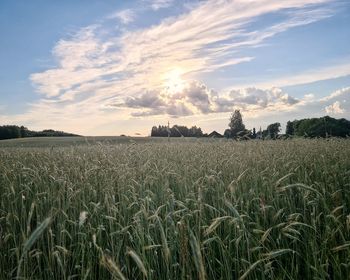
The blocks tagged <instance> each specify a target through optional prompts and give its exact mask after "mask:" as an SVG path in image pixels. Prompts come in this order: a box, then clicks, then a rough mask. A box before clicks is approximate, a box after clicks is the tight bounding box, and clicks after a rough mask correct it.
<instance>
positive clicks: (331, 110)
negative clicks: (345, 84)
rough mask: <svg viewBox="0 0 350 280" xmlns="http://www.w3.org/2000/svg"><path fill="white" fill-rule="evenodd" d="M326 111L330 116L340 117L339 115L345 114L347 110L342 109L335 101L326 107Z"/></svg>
mask: <svg viewBox="0 0 350 280" xmlns="http://www.w3.org/2000/svg"><path fill="white" fill-rule="evenodd" d="M325 111H326V113H327V114H330V115H338V114H343V113H344V112H345V110H344V109H343V108H341V105H340V102H339V101H335V102H334V103H333V104H331V105H329V106H326V107H325Z"/></svg>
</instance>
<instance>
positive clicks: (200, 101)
mask: <svg viewBox="0 0 350 280" xmlns="http://www.w3.org/2000/svg"><path fill="white" fill-rule="evenodd" d="M298 102H299V100H298V99H296V98H293V97H292V96H290V95H288V94H287V93H285V92H283V91H282V90H281V89H279V88H271V89H268V90H263V89H258V88H245V89H240V90H232V91H231V92H229V93H226V94H225V93H218V92H216V91H215V90H212V89H209V88H208V87H207V86H206V85H204V84H202V83H200V82H197V81H192V82H189V83H188V84H186V85H185V86H184V88H183V89H182V90H181V91H179V92H175V93H171V92H169V91H168V90H163V91H153V92H146V93H144V94H142V95H141V96H139V97H127V98H126V99H125V100H124V101H123V102H121V103H116V104H111V106H115V107H119V108H129V109H132V111H133V112H132V115H133V116H152V115H164V114H168V115H171V116H173V117H180V116H187V115H193V114H209V113H222V112H232V111H233V110H234V109H235V108H240V109H242V110H244V111H245V112H256V111H262V110H276V109H278V110H279V111H286V110H291V109H293V107H294V105H296V104H297V103H298ZM175 108H181V110H178V109H175Z"/></svg>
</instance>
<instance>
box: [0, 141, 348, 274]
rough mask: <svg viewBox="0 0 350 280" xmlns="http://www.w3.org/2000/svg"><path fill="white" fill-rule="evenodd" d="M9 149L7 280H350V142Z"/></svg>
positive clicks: (3, 217)
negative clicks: (348, 279) (349, 278)
mask: <svg viewBox="0 0 350 280" xmlns="http://www.w3.org/2000/svg"><path fill="white" fill-rule="evenodd" d="M13 143H14V144H13V145H9V144H7V145H6V146H4V147H1V146H0V195H1V201H0V279H200V280H203V279H347V277H349V275H350V142H349V140H346V139H344V140H340V139H328V140H322V139H318V140H310V139H309V140H307V139H295V140H284V141H283V140H279V141H242V142H234V141H227V140H206V141H204V140H195V139H193V140H176V141H172V140H171V141H170V142H168V141H159V140H158V141H146V142H142V143H141V142H140V143H138V142H135V141H132V142H130V141H129V142H127V141H126V142H123V143H118V142H113V143H108V142H105V143H102V144H101V143H100V142H96V143H91V142H89V143H85V144H81V145H68V144H67V145H62V146H51V147H50V145H46V146H44V147H40V145H38V146H35V145H30V146H25V145H24V146H23V145H22V144H21V145H16V142H13Z"/></svg>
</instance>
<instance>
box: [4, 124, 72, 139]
mask: <svg viewBox="0 0 350 280" xmlns="http://www.w3.org/2000/svg"><path fill="white" fill-rule="evenodd" d="M58 136H79V135H76V134H73V133H66V132H63V131H57V130H52V129H45V130H42V131H33V130H29V129H28V128H27V127H24V126H17V125H2V126H0V140H4V139H13V138H25V137H58Z"/></svg>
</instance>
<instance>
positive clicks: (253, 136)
mask: <svg viewBox="0 0 350 280" xmlns="http://www.w3.org/2000/svg"><path fill="white" fill-rule="evenodd" d="M252 138H253V139H255V138H256V130H255V127H253V133H252Z"/></svg>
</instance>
